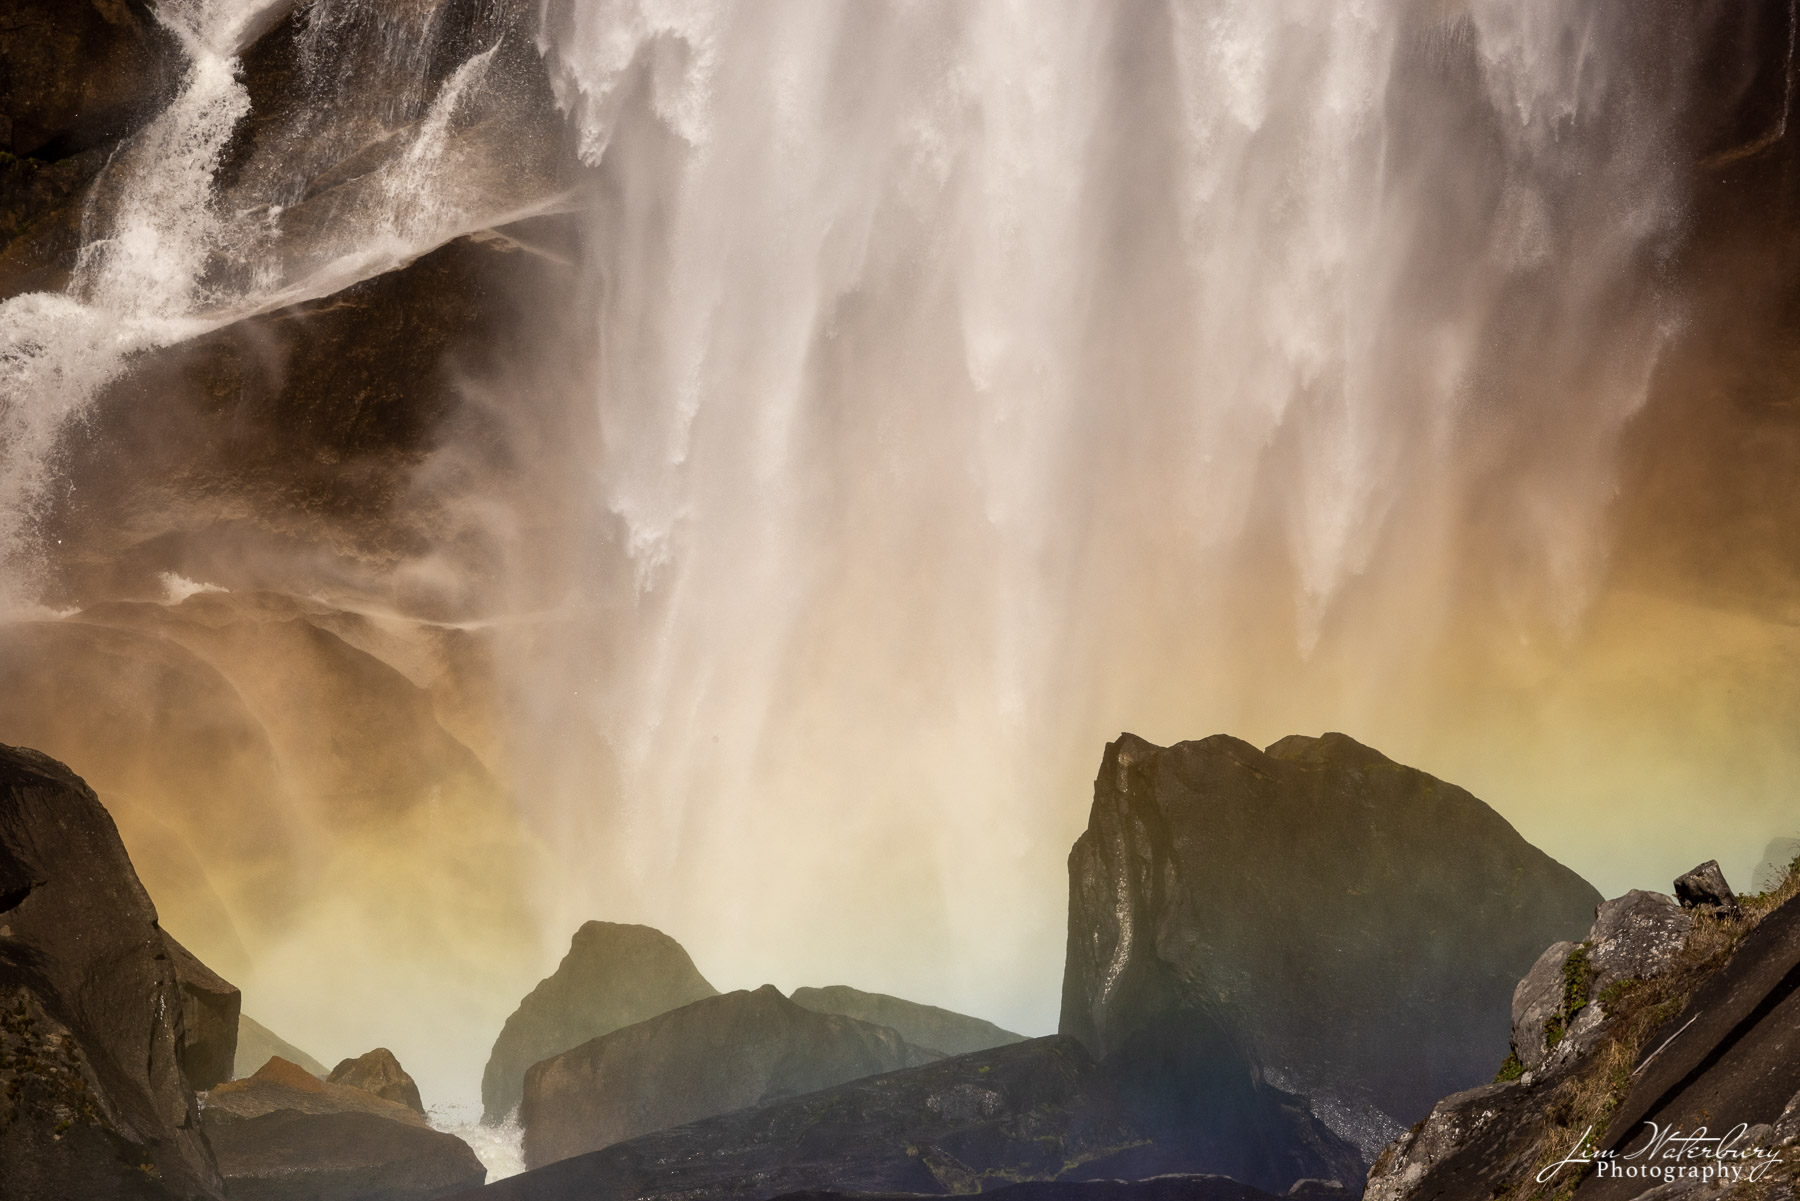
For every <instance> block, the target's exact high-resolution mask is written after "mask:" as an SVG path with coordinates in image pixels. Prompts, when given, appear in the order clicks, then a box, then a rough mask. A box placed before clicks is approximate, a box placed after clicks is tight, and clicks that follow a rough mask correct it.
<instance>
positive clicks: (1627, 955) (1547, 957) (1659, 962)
mask: <svg viewBox="0 0 1800 1201" xmlns="http://www.w3.org/2000/svg"><path fill="white" fill-rule="evenodd" d="M1693 924H1694V919H1693V917H1692V916H1691V915H1690V914H1689V913H1688V912H1687V911H1686V910H1684V909H1683V908H1682V907H1681V906H1680V905H1678V904H1676V903H1675V900H1674V898H1673V897H1668V896H1665V895H1663V894H1662V893H1660V892H1644V891H1642V890H1640V889H1633V890H1632V891H1630V892H1628V893H1626V894H1625V895H1624V896H1622V897H1614V898H1613V899H1612V900H1610V901H1607V902H1605V903H1604V904H1602V905H1601V906H1600V909H1599V912H1598V913H1597V914H1595V917H1594V924H1593V926H1592V927H1591V928H1590V929H1589V930H1588V934H1587V938H1586V939H1585V940H1583V941H1582V942H1581V943H1579V944H1577V943H1572V942H1558V943H1553V944H1551V946H1550V947H1549V948H1548V949H1547V950H1545V951H1544V953H1543V954H1542V955H1540V956H1538V959H1537V962H1536V963H1534V964H1532V966H1531V970H1530V971H1529V972H1527V973H1526V975H1525V978H1524V979H1523V980H1520V981H1519V985H1518V988H1517V989H1515V990H1514V991H1513V1009H1512V1052H1513V1055H1514V1056H1515V1057H1516V1058H1517V1059H1518V1061H1519V1066H1520V1068H1521V1069H1522V1070H1525V1071H1536V1070H1537V1069H1539V1068H1542V1067H1543V1066H1544V1064H1545V1062H1546V1061H1547V1060H1549V1059H1551V1058H1555V1059H1557V1060H1566V1059H1568V1058H1570V1057H1572V1056H1575V1055H1579V1054H1580V1053H1581V1052H1582V1051H1584V1050H1586V1048H1587V1047H1588V1046H1589V1045H1590V1044H1591V1043H1592V1041H1593V1039H1594V1038H1595V1036H1596V1035H1597V1034H1598V1032H1599V1029H1600V1025H1601V1023H1602V1022H1604V1021H1605V1020H1606V1018H1607V1017H1608V1016H1609V1015H1608V1013H1607V1009H1608V1007H1609V1005H1610V1003H1611V1002H1610V1000H1609V998H1610V997H1611V996H1612V994H1613V991H1614V989H1615V987H1621V986H1627V985H1631V984H1636V983H1641V982H1642V981H1645V980H1649V979H1652V978H1654V977H1656V976H1660V975H1661V974H1662V973H1663V972H1665V971H1667V970H1668V969H1669V967H1670V965H1671V964H1672V963H1673V962H1674V961H1675V957H1676V955H1678V954H1679V953H1680V951H1681V948H1682V947H1683V946H1684V945H1685V944H1686V943H1687V938H1688V934H1689V932H1690V931H1691V930H1692V929H1693Z"/></svg>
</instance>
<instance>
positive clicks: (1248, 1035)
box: [1061, 734, 1600, 1153]
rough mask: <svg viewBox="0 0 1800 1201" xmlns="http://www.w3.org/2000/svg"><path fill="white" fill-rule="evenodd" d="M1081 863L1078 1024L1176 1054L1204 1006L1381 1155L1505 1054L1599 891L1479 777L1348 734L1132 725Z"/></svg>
mask: <svg viewBox="0 0 1800 1201" xmlns="http://www.w3.org/2000/svg"><path fill="white" fill-rule="evenodd" d="M1069 878H1070V902H1069V941H1068V959H1067V967H1066V969H1065V972H1064V976H1063V1006H1062V1025H1061V1029H1062V1032H1063V1033H1064V1034H1068V1035H1071V1036H1073V1037H1075V1038H1077V1039H1079V1040H1080V1041H1081V1042H1082V1043H1083V1044H1084V1045H1086V1046H1087V1047H1089V1048H1090V1049H1091V1050H1093V1051H1094V1052H1095V1053H1096V1054H1098V1055H1100V1056H1103V1057H1106V1058H1108V1059H1111V1058H1113V1057H1116V1056H1119V1055H1127V1056H1137V1057H1139V1058H1142V1059H1143V1060H1144V1061H1145V1062H1147V1063H1150V1064H1162V1065H1163V1067H1164V1070H1170V1071H1173V1070H1175V1069H1174V1068H1172V1067H1170V1066H1169V1065H1168V1064H1167V1062H1166V1061H1167V1056H1166V1054H1164V1053H1163V1052H1162V1051H1161V1050H1159V1048H1160V1047H1162V1046H1166V1045H1168V1044H1169V1040H1170V1039H1171V1038H1172V1037H1173V1032H1175V1031H1178V1030H1179V1029H1180V1028H1181V1027H1182V1026H1183V1024H1184V1023H1186V1022H1187V1021H1188V1019H1187V1018H1186V1017H1185V1016H1184V1015H1187V1014H1202V1015H1208V1020H1213V1021H1217V1022H1219V1023H1222V1024H1223V1025H1225V1026H1226V1027H1228V1028H1229V1029H1230V1030H1232V1031H1233V1032H1235V1036H1236V1038H1237V1039H1238V1040H1239V1041H1241V1042H1242V1044H1243V1048H1244V1051H1245V1053H1246V1054H1247V1055H1248V1057H1249V1058H1250V1059H1251V1060H1252V1061H1253V1062H1254V1063H1256V1064H1258V1065H1259V1067H1260V1070H1261V1071H1263V1072H1264V1073H1266V1074H1267V1077H1268V1079H1269V1080H1270V1081H1271V1082H1272V1083H1274V1084H1275V1085H1276V1086H1277V1087H1280V1088H1284V1089H1289V1090H1291V1091H1294V1092H1297V1093H1301V1094H1303V1095H1305V1096H1307V1097H1309V1098H1310V1099H1311V1101H1312V1103H1313V1105H1314V1108H1315V1109H1316V1110H1317V1111H1318V1112H1319V1113H1320V1114H1321V1116H1323V1117H1325V1119H1326V1120H1327V1121H1328V1122H1330V1123H1331V1124H1332V1126H1333V1128H1334V1129H1336V1130H1338V1131H1339V1132H1340V1133H1341V1134H1343V1135H1344V1136H1345V1137H1346V1138H1349V1139H1351V1140H1352V1141H1353V1142H1355V1143H1357V1144H1358V1145H1359V1146H1360V1147H1362V1148H1363V1149H1364V1151H1365V1152H1366V1153H1368V1152H1372V1151H1373V1150H1374V1149H1376V1148H1379V1147H1380V1146H1381V1145H1382V1144H1383V1143H1385V1142H1386V1141H1387V1140H1388V1139H1390V1138H1391V1137H1393V1136H1394V1135H1395V1134H1397V1133H1399V1131H1400V1130H1402V1129H1404V1128H1405V1127H1406V1126H1408V1125H1410V1124H1411V1123H1412V1122H1414V1121H1416V1120H1417V1119H1418V1118H1420V1117H1422V1116H1423V1115H1424V1114H1425V1113H1426V1112H1427V1111H1428V1110H1429V1109H1430V1108H1431V1106H1432V1103H1433V1102H1434V1101H1435V1100H1436V1099H1437V1098H1438V1097H1441V1096H1443V1095H1444V1094H1445V1093H1448V1092H1452V1091H1454V1090H1456V1089H1458V1088H1466V1087H1468V1086H1469V1085H1471V1084H1475V1083H1478V1082H1480V1081H1483V1080H1485V1079H1487V1078H1489V1077H1490V1076H1491V1075H1492V1073H1493V1070H1494V1065H1495V1064H1496V1063H1498V1062H1500V1060H1501V1059H1502V1058H1503V1057H1504V1056H1505V1055H1506V1053H1507V1047H1508V1044H1509V1041H1510V1037H1511V1021H1510V1016H1511V1001H1512V997H1513V991H1514V985H1515V983H1516V982H1517V981H1518V979H1519V977H1520V976H1521V975H1522V974H1523V973H1524V972H1525V971H1526V969H1527V968H1529V967H1530V966H1531V965H1532V963H1533V961H1534V960H1535V959H1536V958H1537V957H1538V954H1539V952H1540V951H1541V950H1542V949H1543V947H1544V946H1545V945H1546V944H1548V943H1551V942H1555V941H1557V940H1558V939H1573V938H1576V937H1579V936H1580V934H1581V933H1582V932H1583V931H1584V930H1586V929H1587V927H1588V924H1589V922H1590V921H1591V919H1592V916H1593V913H1594V908H1595V906H1596V905H1597V904H1598V903H1599V901H1600V896H1599V894H1598V893H1596V892H1595V891H1594V889H1593V888H1592V887H1590V886H1589V885H1588V884H1587V883H1586V882H1585V881H1584V880H1582V879H1581V878H1580V877H1579V876H1577V875H1576V874H1575V873H1574V872H1572V871H1570V870H1569V869H1567V868H1565V867H1563V866H1562V865H1561V864H1559V863H1557V862H1556V861H1555V860H1553V859H1551V858H1550V857H1549V856H1548V855H1545V854H1544V853H1543V852H1542V851H1540V850H1538V849H1537V848H1535V847H1533V846H1532V845H1530V844H1529V843H1527V842H1526V841H1525V840H1524V839H1523V838H1521V837H1520V836H1519V834H1518V832H1517V831H1516V830H1514V829H1513V828H1512V827H1511V826H1510V825H1509V824H1507V822H1506V821H1505V819H1503V818H1502V817H1500V815H1499V814H1497V813H1495V812H1494V811H1493V810H1492V809H1490V808H1489V807H1488V806H1486V805H1484V804H1483V803H1482V802H1480V801H1479V800H1477V799H1476V798H1475V797H1473V796H1471V795H1469V793H1467V792H1465V791H1464V790H1462V789H1461V788H1458V787H1456V786H1455V785H1452V784H1447V783H1445V782H1444V781H1442V780H1438V779H1436V778H1434V777H1432V776H1430V775H1427V774H1426V773H1424V772H1422V771H1417V770H1415V769H1413V768H1410V767H1406V766H1403V765H1401V764H1398V763H1395V762H1393V761H1392V760H1390V759H1388V758H1387V757H1386V756H1384V755H1382V754H1380V753H1378V752H1376V751H1374V750H1371V749H1370V748H1368V747H1365V746H1363V745H1361V744H1360V743H1357V742H1355V741H1354V740H1352V739H1350V738H1348V737H1345V736H1344V735H1342V734H1327V735H1325V736H1324V737H1321V738H1308V737H1300V736H1294V737H1290V738H1285V739H1283V740H1282V741H1280V742H1278V743H1276V744H1275V745H1273V746H1271V747H1269V748H1268V750H1267V751H1260V750H1258V749H1257V748H1255V747H1253V746H1251V745H1249V744H1248V743H1245V742H1242V741H1240V740H1238V739H1236V738H1230V737H1225V736H1216V737H1212V738H1207V739H1204V740H1202V741H1199V742H1184V743H1180V744H1178V745H1176V746H1173V747H1169V748H1166V749H1165V748H1162V747H1158V746H1154V745H1152V744H1150V743H1148V742H1146V741H1144V740H1143V739H1141V738H1138V737H1136V736H1134V735H1130V734H1126V735H1123V736H1122V737H1121V738H1120V739H1119V740H1118V741H1117V742H1114V743H1112V744H1111V745H1109V746H1108V747H1107V749H1106V755H1105V758H1104V761H1103V762H1102V765H1101V769H1100V774H1099V776H1098V778H1097V779H1096V781H1095V784H1094V804H1093V809H1092V811H1091V814H1090V818H1089V823H1088V828H1087V831H1086V832H1085V833H1084V834H1082V836H1081V837H1080V839H1078V840H1077V841H1076V843H1075V847H1074V849H1073V850H1072V851H1071V852H1070V855H1069ZM1215 1041H1216V1040H1215Z"/></svg>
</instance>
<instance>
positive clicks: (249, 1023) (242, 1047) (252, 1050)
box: [231, 1014, 326, 1080]
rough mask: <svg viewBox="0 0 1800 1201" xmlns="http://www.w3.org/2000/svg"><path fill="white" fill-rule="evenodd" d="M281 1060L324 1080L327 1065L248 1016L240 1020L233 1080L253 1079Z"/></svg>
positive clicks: (232, 1073)
mask: <svg viewBox="0 0 1800 1201" xmlns="http://www.w3.org/2000/svg"><path fill="white" fill-rule="evenodd" d="M278 1057H279V1058H281V1059H285V1060H287V1061H288V1062H289V1063H293V1064H298V1065H299V1066H300V1067H302V1068H304V1069H305V1070H306V1073H307V1075H309V1076H316V1077H318V1078H320V1079H323V1078H324V1077H325V1074H326V1073H325V1065H324V1064H322V1063H320V1062H319V1061H318V1060H316V1059H314V1058H313V1057H312V1056H311V1055H308V1054H307V1053H306V1052H305V1051H302V1050H301V1049H300V1048H299V1047H296V1046H295V1045H294V1044H293V1043H290V1042H288V1041H287V1040H286V1039H284V1038H282V1037H281V1036H280V1035H278V1034H276V1033H275V1032H274V1031H273V1030H270V1029H269V1028H268V1027H267V1026H265V1025H263V1024H262V1023H261V1022H259V1021H257V1020H255V1019H254V1018H252V1017H250V1016H249V1015H248V1014H244V1015H241V1016H240V1017H239V1018H238V1043H237V1058H236V1060H235V1061H234V1062H233V1064H232V1071H231V1077H232V1079H234V1080H238V1079H242V1078H243V1077H245V1076H250V1075H253V1074H255V1072H256V1071H257V1069H259V1068H261V1067H262V1066H263V1065H264V1064H266V1063H268V1062H269V1060H271V1059H275V1058H278Z"/></svg>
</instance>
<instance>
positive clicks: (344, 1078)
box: [326, 1047, 425, 1115]
mask: <svg viewBox="0 0 1800 1201" xmlns="http://www.w3.org/2000/svg"><path fill="white" fill-rule="evenodd" d="M326 1082H327V1083H329V1084H342V1085H346V1086H348V1087H350V1088H360V1089H362V1090H363V1091H364V1092H365V1093H374V1094H375V1095H376V1096H377V1097H380V1098H382V1099H383V1100H386V1101H393V1102H395V1103H396V1104H399V1105H404V1106H406V1107H407V1108H408V1109H410V1110H412V1111H413V1112H414V1113H417V1114H420V1115H423V1114H424V1112H425V1102H424V1101H423V1100H421V1099H420V1097H419V1086H418V1085H417V1084H416V1083H414V1081H413V1078H412V1077H411V1076H409V1075H407V1074H406V1069H405V1068H403V1067H401V1066H400V1061H399V1060H398V1059H396V1058H394V1053H393V1052H392V1051H390V1050H388V1049H387V1048H386V1047H376V1048H375V1049H374V1050H373V1051H370V1052H368V1053H367V1054H364V1055H359V1056H357V1057H356V1058H355V1059H346V1060H343V1061H342V1062H340V1063H339V1064H338V1065H337V1066H336V1067H335V1068H332V1069H331V1075H330V1076H328V1077H327V1078H326Z"/></svg>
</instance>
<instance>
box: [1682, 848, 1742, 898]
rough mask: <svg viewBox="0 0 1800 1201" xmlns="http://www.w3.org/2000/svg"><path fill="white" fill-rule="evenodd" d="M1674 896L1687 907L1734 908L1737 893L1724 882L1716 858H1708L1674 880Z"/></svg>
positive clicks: (1723, 874)
mask: <svg viewBox="0 0 1800 1201" xmlns="http://www.w3.org/2000/svg"><path fill="white" fill-rule="evenodd" d="M1675 896H1676V898H1677V899H1679V900H1680V901H1681V903H1682V904H1683V905H1685V906H1687V907H1688V908H1689V909H1700V908H1707V909H1735V908H1736V907H1737V894H1736V893H1734V892H1732V891H1731V885H1729V884H1727V883H1726V882H1725V873H1724V872H1723V871H1721V870H1720V869H1719V861H1718V860H1717V859H1708V860H1707V861H1706V862H1705V863H1702V864H1701V865H1700V866H1699V867H1697V868H1695V869H1694V870H1693V871H1691V872H1689V873H1687V874H1686V875H1685V876H1682V877H1680V878H1679V879H1677V880H1676V881H1675Z"/></svg>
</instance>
